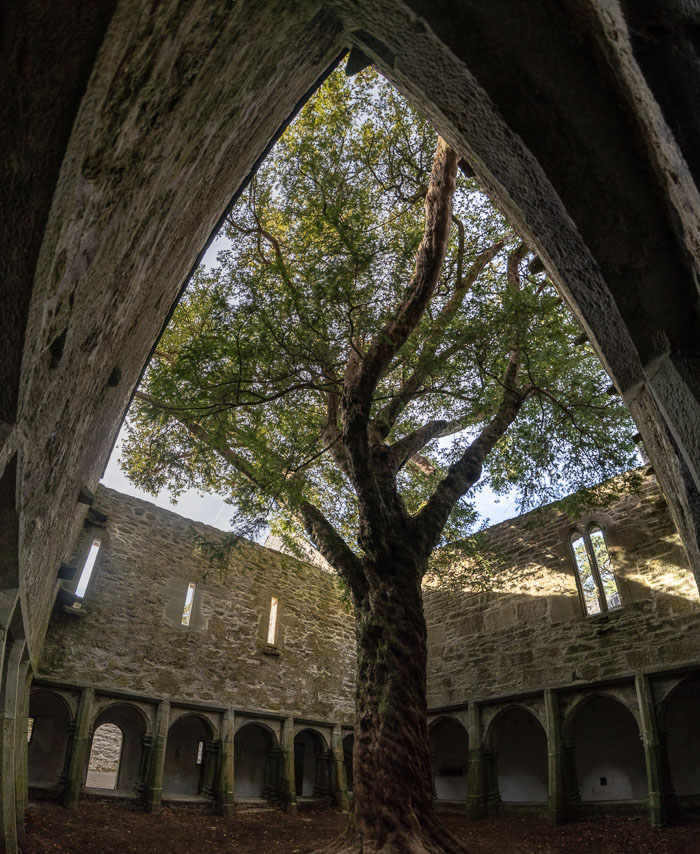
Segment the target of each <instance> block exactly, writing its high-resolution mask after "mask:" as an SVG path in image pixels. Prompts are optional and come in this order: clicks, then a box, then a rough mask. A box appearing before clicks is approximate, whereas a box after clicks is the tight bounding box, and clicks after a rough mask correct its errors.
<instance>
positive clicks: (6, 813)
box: [0, 640, 26, 854]
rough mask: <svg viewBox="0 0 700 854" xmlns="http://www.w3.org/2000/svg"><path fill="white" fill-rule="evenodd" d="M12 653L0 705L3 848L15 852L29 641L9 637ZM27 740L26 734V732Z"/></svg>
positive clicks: (7, 659)
mask: <svg viewBox="0 0 700 854" xmlns="http://www.w3.org/2000/svg"><path fill="white" fill-rule="evenodd" d="M9 643H11V646H10V652H9V655H7V654H4V650H3V646H1V645H0V654H3V659H4V663H5V665H6V670H5V672H4V673H0V676H1V677H2V681H1V682H0V685H2V692H1V693H0V696H2V706H1V707H0V781H2V786H1V787H0V851H3V852H7V854H15V852H16V851H17V844H18V839H17V821H18V816H17V803H16V792H15V785H16V762H17V754H18V750H17V712H18V706H20V707H21V706H23V702H22V701H23V697H22V689H23V687H24V677H25V674H26V668H23V661H22V660H23V658H24V655H25V651H26V645H25V642H24V641H23V640H21V641H20V640H17V641H14V642H12V641H9ZM25 741H26V735H25Z"/></svg>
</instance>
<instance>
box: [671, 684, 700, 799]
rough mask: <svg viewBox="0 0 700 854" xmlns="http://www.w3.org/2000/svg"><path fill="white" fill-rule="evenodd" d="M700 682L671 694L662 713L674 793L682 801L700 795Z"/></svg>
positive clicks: (683, 685) (682, 687) (676, 689)
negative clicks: (699, 725)
mask: <svg viewBox="0 0 700 854" xmlns="http://www.w3.org/2000/svg"><path fill="white" fill-rule="evenodd" d="M699 720H700V682H698V681H696V680H693V681H687V682H683V683H681V684H680V685H679V686H678V687H677V688H675V689H674V690H673V691H671V693H670V694H669V695H668V697H667V698H666V700H665V702H664V706H663V711H662V721H663V731H664V732H665V734H666V750H667V755H668V764H669V771H670V776H671V782H672V785H673V790H674V792H675V794H676V796H677V797H678V798H679V799H681V806H682V799H683V798H687V797H689V796H692V795H700V729H699V728H698V721H699Z"/></svg>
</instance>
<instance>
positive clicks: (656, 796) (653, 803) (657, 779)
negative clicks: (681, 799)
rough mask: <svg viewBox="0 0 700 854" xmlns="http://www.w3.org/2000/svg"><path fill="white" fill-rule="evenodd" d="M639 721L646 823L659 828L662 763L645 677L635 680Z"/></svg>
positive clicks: (661, 822)
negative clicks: (646, 804)
mask: <svg viewBox="0 0 700 854" xmlns="http://www.w3.org/2000/svg"><path fill="white" fill-rule="evenodd" d="M634 684H635V688H636V689H637V703H638V705H639V717H640V720H641V722H642V730H641V737H642V744H643V745H644V759H645V762H646V769H647V786H648V790H649V798H648V804H649V823H650V824H651V826H652V827H663V826H664V825H665V824H666V823H667V821H668V816H667V803H666V800H667V799H666V786H665V779H664V761H663V758H662V755H661V751H662V745H661V739H660V738H659V727H658V722H657V719H656V707H655V706H654V697H653V695H652V692H651V685H650V684H649V679H648V677H647V676H635V678H634Z"/></svg>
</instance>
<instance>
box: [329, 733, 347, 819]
mask: <svg viewBox="0 0 700 854" xmlns="http://www.w3.org/2000/svg"><path fill="white" fill-rule="evenodd" d="M331 756H332V762H333V774H332V779H333V781H334V783H335V786H334V789H335V800H336V803H337V805H338V807H339V809H341V810H342V811H343V812H345V813H347V812H350V797H349V795H348V778H347V773H346V771H345V753H344V752H343V731H342V730H341V728H340V724H336V726H334V727H333V734H332V735H331Z"/></svg>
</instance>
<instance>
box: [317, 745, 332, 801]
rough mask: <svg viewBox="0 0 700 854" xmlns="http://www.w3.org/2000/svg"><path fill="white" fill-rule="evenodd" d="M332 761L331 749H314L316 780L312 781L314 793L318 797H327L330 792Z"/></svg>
mask: <svg viewBox="0 0 700 854" xmlns="http://www.w3.org/2000/svg"><path fill="white" fill-rule="evenodd" d="M332 763H333V752H332V751H331V750H317V751H316V780H315V782H314V795H315V796H316V797H318V798H327V797H328V796H329V795H330V794H331V791H332V778H331V770H332V768H333V764H332Z"/></svg>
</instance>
